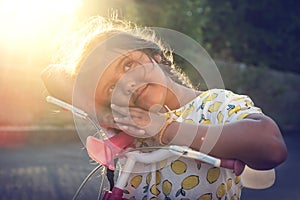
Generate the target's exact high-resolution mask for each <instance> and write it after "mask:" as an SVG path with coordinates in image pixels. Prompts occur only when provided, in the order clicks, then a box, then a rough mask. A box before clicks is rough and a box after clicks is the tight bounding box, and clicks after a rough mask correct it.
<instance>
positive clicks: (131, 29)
mask: <svg viewBox="0 0 300 200" xmlns="http://www.w3.org/2000/svg"><path fill="white" fill-rule="evenodd" d="M117 34H127V36H129V37H131V41H139V42H143V43H145V44H147V45H146V46H149V45H150V46H152V47H153V48H144V49H140V50H141V51H143V52H144V53H146V54H147V55H148V56H149V57H151V58H153V57H154V56H155V55H157V54H158V55H160V56H161V58H162V62H161V64H163V65H160V66H161V67H162V70H163V71H164V72H165V73H166V74H168V75H169V76H170V77H171V78H172V80H174V81H175V82H177V83H180V84H183V85H185V86H187V87H190V88H193V86H192V84H191V81H190V80H189V78H188V77H187V76H186V74H185V73H184V72H183V71H182V69H181V68H180V67H179V66H177V65H176V64H175V63H174V60H173V52H172V50H171V48H170V47H169V46H168V45H167V44H165V43H163V40H162V39H160V38H159V37H158V35H157V33H156V32H155V31H154V30H152V29H151V28H147V27H143V28H141V27H138V26H137V25H136V24H135V23H132V22H129V21H124V20H120V19H117V18H104V17H101V16H94V17H92V18H90V19H88V21H87V22H86V23H85V24H84V25H83V26H82V27H81V28H80V29H79V30H78V31H76V32H75V33H73V34H72V35H71V36H70V37H68V38H67V40H65V41H64V45H62V46H61V49H60V50H59V53H58V57H56V58H55V60H54V62H55V63H59V64H60V65H64V66H65V67H66V70H67V71H68V73H70V74H71V75H72V76H73V77H76V75H77V73H78V71H79V69H80V66H81V65H82V63H83V62H84V60H85V59H86V58H87V57H88V55H89V54H90V53H91V52H92V51H93V49H94V48H96V47H97V45H98V44H99V43H101V42H103V41H105V40H107V39H108V38H111V37H113V36H115V35H117Z"/></svg>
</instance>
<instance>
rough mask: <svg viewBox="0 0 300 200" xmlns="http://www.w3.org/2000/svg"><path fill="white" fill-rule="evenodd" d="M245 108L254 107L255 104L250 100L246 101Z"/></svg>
mask: <svg viewBox="0 0 300 200" xmlns="http://www.w3.org/2000/svg"><path fill="white" fill-rule="evenodd" d="M245 106H247V107H250V106H254V103H253V102H252V101H250V100H245Z"/></svg>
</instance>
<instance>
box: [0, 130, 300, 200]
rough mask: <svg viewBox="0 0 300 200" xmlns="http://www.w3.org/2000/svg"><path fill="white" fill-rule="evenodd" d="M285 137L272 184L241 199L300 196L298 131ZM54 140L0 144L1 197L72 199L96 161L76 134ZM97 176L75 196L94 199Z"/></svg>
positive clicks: (297, 199) (7, 199) (295, 199)
mask: <svg viewBox="0 0 300 200" xmlns="http://www.w3.org/2000/svg"><path fill="white" fill-rule="evenodd" d="M0 134H1V133H0ZM40 134H44V133H40ZM74 138H75V139H74ZM285 140H286V143H287V146H288V151H289V156H288V159H287V161H286V162H285V163H283V164H282V165H280V166H278V168H277V169H276V175H277V178H276V182H275V184H274V186H272V187H271V188H269V189H265V190H249V189H244V190H243V193H242V198H241V199H242V200H266V199H272V200H291V199H292V200H300V193H299V190H300V173H299V171H298V170H299V169H300V159H299V155H298V154H299V152H300V134H297V133H293V134H286V135H285ZM27 141H28V140H27ZM36 141H38V140H36ZM54 141H55V140H52V141H51V142H50V143H49V142H45V141H40V142H35V143H28V142H27V143H26V144H24V143H18V144H17V145H6V146H3V145H2V147H0V199H1V200H2V199H3V200H15V199H16V200H35V199H39V200H48V199H51V200H65V199H66V200H69V199H72V197H73V196H74V194H75V192H76V190H77V189H78V187H79V186H80V184H81V183H82V181H83V180H84V178H85V177H86V176H87V174H88V173H89V172H90V171H91V170H92V169H94V168H95V167H96V165H94V164H91V163H90V159H89V157H88V156H87V154H86V151H85V150H83V149H82V144H81V143H80V141H79V139H78V138H77V139H76V137H73V139H72V140H69V141H68V140H64V141H63V142H54ZM2 143H3V142H2ZM99 180H100V178H99V174H96V175H95V176H93V177H92V179H91V180H90V181H89V182H88V183H87V185H86V187H85V188H84V189H83V190H82V192H81V193H80V195H79V197H78V199H89V200H92V199H97V197H98V188H99Z"/></svg>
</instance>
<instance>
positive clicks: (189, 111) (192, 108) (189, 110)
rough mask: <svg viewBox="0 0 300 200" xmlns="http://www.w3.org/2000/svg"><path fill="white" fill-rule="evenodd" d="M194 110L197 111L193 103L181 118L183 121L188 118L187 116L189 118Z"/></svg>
mask: <svg viewBox="0 0 300 200" xmlns="http://www.w3.org/2000/svg"><path fill="white" fill-rule="evenodd" d="M194 109H195V107H194V102H193V103H191V104H190V105H188V107H187V108H186V109H185V110H184V111H183V112H182V115H181V117H182V118H183V119H185V118H187V116H188V115H189V114H190V113H191V112H193V111H194Z"/></svg>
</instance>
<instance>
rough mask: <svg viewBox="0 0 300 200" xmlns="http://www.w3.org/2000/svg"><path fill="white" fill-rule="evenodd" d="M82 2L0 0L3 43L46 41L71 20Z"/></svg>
mask: <svg viewBox="0 0 300 200" xmlns="http://www.w3.org/2000/svg"><path fill="white" fill-rule="evenodd" d="M81 3H82V2H81V0H26V1H24V0H23V1H22V0H0V23H1V31H0V44H1V45H3V44H4V45H16V44H18V45H22V44H23V45H25V44H27V45H28V44H30V43H32V42H41V40H44V41H47V40H48V39H49V37H51V36H52V35H54V34H55V33H56V32H57V31H58V29H66V28H68V27H67V26H66V24H72V20H73V19H74V13H75V12H76V10H77V9H78V8H79V7H80V5H81ZM67 22H69V23H67ZM20 43H21V44H20Z"/></svg>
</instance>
